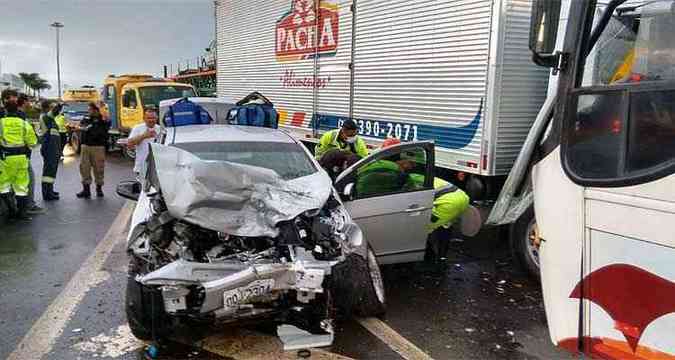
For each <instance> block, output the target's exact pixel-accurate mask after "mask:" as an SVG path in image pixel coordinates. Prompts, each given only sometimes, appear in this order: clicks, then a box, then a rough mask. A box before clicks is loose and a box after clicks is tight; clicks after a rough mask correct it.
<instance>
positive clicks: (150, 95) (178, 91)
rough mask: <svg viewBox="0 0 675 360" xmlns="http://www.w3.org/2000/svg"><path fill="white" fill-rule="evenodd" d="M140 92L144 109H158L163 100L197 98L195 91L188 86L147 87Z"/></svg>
mask: <svg viewBox="0 0 675 360" xmlns="http://www.w3.org/2000/svg"><path fill="white" fill-rule="evenodd" d="M139 92H140V95H141V102H142V103H143V106H144V107H147V106H148V105H152V106H154V107H155V108H157V109H159V102H160V101H162V100H169V99H177V98H182V97H192V96H197V94H195V91H194V90H193V89H192V88H191V87H187V86H147V87H142V88H140V89H139Z"/></svg>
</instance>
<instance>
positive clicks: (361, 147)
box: [314, 119, 368, 160]
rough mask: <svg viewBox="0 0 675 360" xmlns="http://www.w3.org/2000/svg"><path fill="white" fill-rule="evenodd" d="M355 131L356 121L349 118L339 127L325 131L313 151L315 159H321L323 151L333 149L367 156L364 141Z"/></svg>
mask: <svg viewBox="0 0 675 360" xmlns="http://www.w3.org/2000/svg"><path fill="white" fill-rule="evenodd" d="M357 133H358V131H357V126H356V122H354V120H351V119H347V120H345V122H344V123H343V124H342V127H341V128H340V129H335V130H331V131H328V132H326V133H325V134H323V136H321V139H320V140H319V144H318V145H317V146H316V149H315V151H314V153H315V157H316V159H317V160H319V159H321V157H322V156H323V155H324V154H325V153H327V152H328V151H330V150H333V149H338V150H342V151H347V152H351V153H352V154H356V155H358V156H360V157H362V158H363V157H366V156H368V148H367V147H366V143H365V141H363V139H361V137H359V136H358V135H357Z"/></svg>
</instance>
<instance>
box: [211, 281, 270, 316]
mask: <svg viewBox="0 0 675 360" xmlns="http://www.w3.org/2000/svg"><path fill="white" fill-rule="evenodd" d="M273 288H274V279H264V280H256V281H254V282H252V283H250V284H248V285H247V286H243V287H240V288H237V289H232V290H228V291H225V292H224V293H223V305H224V306H225V309H234V308H236V307H238V306H239V305H241V304H245V303H246V302H248V301H249V300H250V299H251V298H256V297H259V296H263V295H267V294H269V293H270V292H272V289H273Z"/></svg>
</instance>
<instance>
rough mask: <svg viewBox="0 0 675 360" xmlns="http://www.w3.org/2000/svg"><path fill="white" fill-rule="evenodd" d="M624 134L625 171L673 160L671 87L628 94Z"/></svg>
mask: <svg viewBox="0 0 675 360" xmlns="http://www.w3.org/2000/svg"><path fill="white" fill-rule="evenodd" d="M630 113H631V115H630V129H629V131H628V132H629V134H628V136H629V137H628V158H627V161H626V166H627V168H628V169H627V170H628V171H629V172H633V171H640V170H646V169H650V168H654V167H657V166H660V165H663V164H665V163H667V162H671V161H673V160H675V91H672V90H671V91H644V92H635V93H633V94H631V99H630Z"/></svg>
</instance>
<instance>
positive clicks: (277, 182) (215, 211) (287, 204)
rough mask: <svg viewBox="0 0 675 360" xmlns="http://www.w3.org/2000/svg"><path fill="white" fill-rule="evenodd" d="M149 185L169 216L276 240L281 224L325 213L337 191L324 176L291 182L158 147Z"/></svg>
mask: <svg viewBox="0 0 675 360" xmlns="http://www.w3.org/2000/svg"><path fill="white" fill-rule="evenodd" d="M148 181H149V182H150V183H152V184H154V185H155V186H156V187H158V188H159V190H160V191H161V193H162V197H163V199H164V202H165V203H166V206H167V209H168V211H169V214H171V216H173V217H175V218H178V219H182V220H185V221H187V222H190V223H192V224H195V225H199V226H201V227H203V228H206V229H210V230H214V231H220V232H224V233H227V234H232V235H238V236H269V237H276V236H277V235H278V229H277V228H276V225H277V223H279V222H280V221H285V220H290V219H293V218H295V217H297V216H298V215H300V214H301V213H303V212H305V211H308V210H314V209H319V208H321V207H322V206H323V205H324V204H325V202H326V201H327V200H328V197H329V196H330V193H331V191H332V188H333V187H332V183H331V180H330V178H329V177H328V175H327V174H325V173H324V172H323V171H317V172H316V173H315V174H312V175H309V176H304V177H301V178H297V179H293V180H288V181H287V180H284V179H282V178H281V177H279V175H277V173H276V172H274V171H272V170H269V169H265V168H260V167H255V166H250V165H242V164H236V163H231V162H225V161H205V160H201V159H200V158H198V157H197V156H195V155H193V154H191V153H189V152H187V151H185V150H182V149H179V148H176V147H172V146H165V145H160V144H151V151H150V156H149V166H148ZM157 183H158V184H157ZM157 185H159V186H157Z"/></svg>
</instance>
